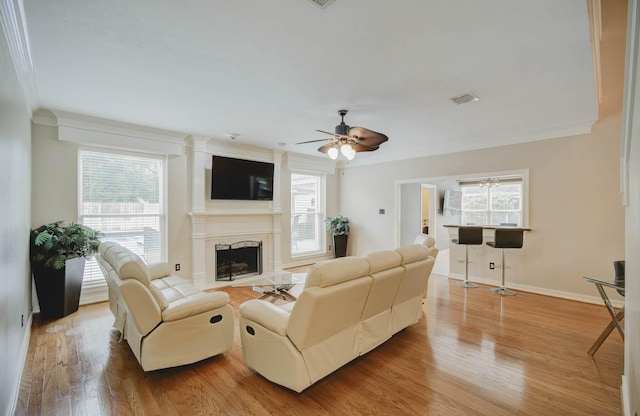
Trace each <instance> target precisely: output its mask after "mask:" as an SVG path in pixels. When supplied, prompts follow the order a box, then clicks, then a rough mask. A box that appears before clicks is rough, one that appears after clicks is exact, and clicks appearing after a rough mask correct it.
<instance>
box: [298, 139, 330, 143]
mask: <svg viewBox="0 0 640 416" xmlns="http://www.w3.org/2000/svg"><path fill="white" fill-rule="evenodd" d="M328 141H333V139H317V140H307V141H306V142H298V143H294V144H307V143H318V142H328Z"/></svg>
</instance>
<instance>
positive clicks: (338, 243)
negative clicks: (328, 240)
mask: <svg viewBox="0 0 640 416" xmlns="http://www.w3.org/2000/svg"><path fill="white" fill-rule="evenodd" d="M348 237H349V236H348V235H334V236H333V256H334V257H336V258H337V257H346V256H347V238H348Z"/></svg>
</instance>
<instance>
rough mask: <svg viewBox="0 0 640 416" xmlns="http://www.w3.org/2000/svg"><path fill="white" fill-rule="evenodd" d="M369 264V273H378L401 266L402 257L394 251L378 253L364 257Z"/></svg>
mask: <svg viewBox="0 0 640 416" xmlns="http://www.w3.org/2000/svg"><path fill="white" fill-rule="evenodd" d="M364 259H365V260H367V262H369V273H378V272H380V271H382V270H388V269H391V268H393V267H397V266H400V264H401V262H402V256H401V255H400V253H398V252H397V251H394V250H384V251H376V252H374V253H370V254H368V255H366V256H365V257H364Z"/></svg>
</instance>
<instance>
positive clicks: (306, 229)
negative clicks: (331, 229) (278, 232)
mask: <svg viewBox="0 0 640 416" xmlns="http://www.w3.org/2000/svg"><path fill="white" fill-rule="evenodd" d="M323 182H324V176H323V175H316V174H311V173H307V174H303V173H292V174H291V256H292V257H295V256H303V255H309V254H316V253H321V252H324V250H323V249H324V238H325V235H326V232H325V231H324V222H323V220H324V213H323V209H324V198H323Z"/></svg>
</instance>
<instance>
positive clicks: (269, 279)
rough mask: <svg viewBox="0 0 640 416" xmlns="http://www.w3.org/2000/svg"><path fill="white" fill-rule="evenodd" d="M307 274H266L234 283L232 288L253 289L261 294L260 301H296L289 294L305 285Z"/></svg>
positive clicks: (283, 272)
mask: <svg viewBox="0 0 640 416" xmlns="http://www.w3.org/2000/svg"><path fill="white" fill-rule="evenodd" d="M306 278H307V274H306V273H294V272H288V271H286V270H279V271H276V272H266V273H263V274H261V275H258V276H254V277H246V278H243V279H238V280H235V281H234V282H233V284H232V285H231V287H249V286H250V287H253V290H254V291H255V292H258V293H261V294H262V296H260V297H259V298H258V299H263V300H269V301H270V302H275V301H276V300H278V299H282V300H288V301H292V302H293V301H295V300H296V299H297V298H296V297H295V296H294V295H292V294H291V293H289V290H290V289H291V288H292V287H293V286H295V285H302V284H304V282H305V280H306Z"/></svg>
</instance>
